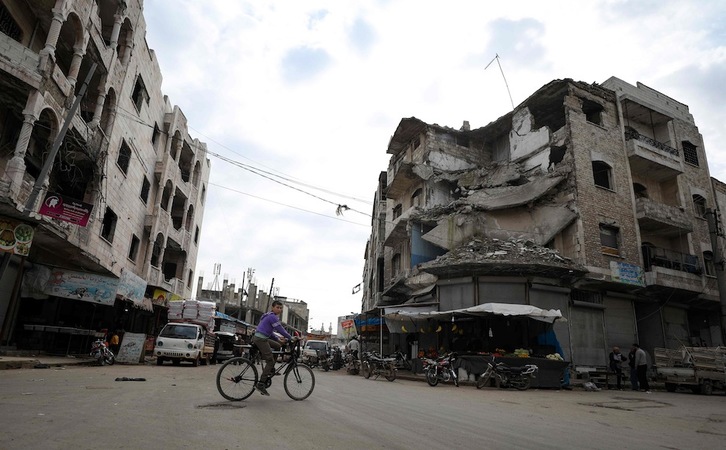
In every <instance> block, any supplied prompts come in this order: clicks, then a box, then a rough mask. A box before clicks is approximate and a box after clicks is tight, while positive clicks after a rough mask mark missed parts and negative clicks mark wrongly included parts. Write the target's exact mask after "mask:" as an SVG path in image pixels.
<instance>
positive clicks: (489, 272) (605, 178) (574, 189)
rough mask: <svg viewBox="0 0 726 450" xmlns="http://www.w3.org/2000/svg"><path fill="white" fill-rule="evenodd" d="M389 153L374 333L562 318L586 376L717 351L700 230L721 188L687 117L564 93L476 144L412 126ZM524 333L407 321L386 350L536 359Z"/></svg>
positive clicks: (478, 133) (593, 88) (557, 85)
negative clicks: (617, 353)
mask: <svg viewBox="0 0 726 450" xmlns="http://www.w3.org/2000/svg"><path fill="white" fill-rule="evenodd" d="M387 151H388V153H389V154H390V155H391V160H390V163H389V166H388V170H387V172H382V173H381V175H380V177H379V182H378V189H377V191H376V194H375V201H374V207H373V217H374V221H373V227H372V230H371V236H370V239H369V242H368V244H367V246H366V256H365V257H366V263H365V268H364V285H363V300H362V302H363V304H362V310H363V311H364V312H368V313H369V314H368V315H367V316H368V317H376V316H377V315H378V314H379V312H383V313H384V314H385V311H386V309H385V308H386V307H389V308H391V309H401V308H408V309H409V310H410V311H416V310H418V311H422V312H425V311H439V312H440V311H452V310H457V309H462V308H467V307H471V306H474V305H478V304H483V303H490V302H496V303H512V304H528V305H533V306H537V307H539V308H543V309H559V310H560V311H561V312H562V314H563V315H564V317H565V318H566V319H567V322H562V321H558V322H555V324H554V331H555V333H556V336H557V339H558V341H559V342H558V344H559V345H561V347H562V352H563V353H564V355H563V356H564V357H565V359H566V360H568V361H572V362H573V363H574V364H575V365H583V366H587V365H595V366H604V365H605V364H606V361H607V354H608V352H609V349H610V348H611V347H612V346H614V345H618V346H620V347H622V348H629V346H630V344H631V343H632V342H638V341H639V342H640V344H641V346H642V347H643V348H645V349H646V350H648V351H649V352H652V349H653V348H654V347H671V348H677V347H680V345H681V344H682V343H694V342H699V343H704V344H706V345H723V339H722V334H721V329H720V326H719V317H720V314H719V308H720V296H719V291H718V286H717V279H716V272H715V269H714V263H713V253H714V249H713V248H712V246H711V241H710V239H709V229H708V224H707V220H706V216H707V211H708V210H710V209H714V208H715V207H716V206H717V202H718V203H720V204H721V208H724V207H726V189H724V187H723V186H724V185H723V184H722V183H720V182H716V181H715V180H714V183H713V184H712V179H711V178H710V176H709V170H708V164H707V159H706V152H705V150H704V146H703V139H702V137H701V134H700V133H699V131H698V128H697V126H696V124H695V122H694V119H693V117H692V116H691V114H690V113H689V110H688V106H687V105H685V104H683V103H681V102H679V101H677V100H674V99H672V98H670V97H668V96H666V95H664V94H663V93H660V92H658V91H656V90H654V89H652V88H650V87H648V86H645V85H643V84H641V83H638V84H637V85H636V86H633V85H630V84H628V83H626V82H624V81H622V80H619V79H618V78H615V77H613V78H610V79H608V80H607V81H605V82H604V83H602V84H596V83H595V84H587V83H582V82H576V81H573V80H571V79H564V80H554V81H552V82H550V83H548V84H547V85H545V86H543V87H542V88H540V89H539V90H537V91H536V92H534V93H533V94H532V95H531V96H530V97H529V98H528V99H527V100H525V101H524V102H523V103H522V104H520V105H519V106H517V107H516V108H515V109H514V110H513V111H512V112H510V113H508V114H506V115H504V116H502V117H500V118H498V119H497V120H495V121H493V122H491V123H490V124H488V125H486V126H484V127H481V128H477V129H470V126H469V124H468V122H464V125H463V126H462V127H461V128H460V129H454V128H449V127H445V126H439V125H436V124H428V123H426V122H424V121H422V120H419V119H416V118H414V117H411V118H407V119H402V120H401V122H400V124H399V125H398V127H397V128H396V130H395V132H394V134H393V136H392V137H391V140H390V143H389V145H388V149H387ZM714 185H715V186H716V189H715V191H716V192H718V194H717V195H715V194H714ZM720 270H723V269H722V268H721V269H720ZM394 307H395V308H394ZM420 317H426V316H425V315H421V316H420ZM452 320H453V318H452ZM515 325H516V326H519V325H517V324H516V323H515V322H513V321H510V320H509V319H507V320H501V321H498V322H494V321H490V320H489V319H487V318H482V317H478V318H469V319H467V320H465V321H463V322H459V323H449V324H445V323H444V324H442V323H441V322H439V323H438V324H431V320H429V321H428V322H427V321H426V320H420V321H415V322H414V321H411V322H410V323H401V324H399V325H398V327H397V328H396V329H395V330H393V329H392V328H391V327H388V332H387V333H384V334H383V339H384V341H383V343H379V344H380V345H382V346H383V347H384V351H391V350H392V349H393V348H395V347H396V346H400V348H402V349H405V348H408V349H409V352H411V351H413V350H412V349H415V348H418V349H424V348H426V349H428V348H433V349H438V348H440V347H444V349H450V348H451V346H452V344H453V342H454V341H456V340H460V339H463V338H466V340H467V341H468V342H469V344H470V345H471V346H472V347H478V349H480V350H485V351H494V350H495V348H496V347H495V345H502V346H505V345H507V346H510V347H513V346H516V345H528V346H529V347H531V348H535V347H536V346H537V344H538V342H537V339H538V335H537V334H536V333H540V332H542V330H534V329H532V328H531V327H530V328H527V327H521V328H516V329H515V328H514V327H515ZM528 333H529V334H528ZM376 335H377V333H372V334H371V335H370V336H369V338H370V339H372V340H377V339H378V338H377V337H376ZM540 337H541V336H540ZM474 343H475V344H474ZM539 344H542V342H541V341H540V342H539ZM550 344H552V343H548V344H547V346H545V345H544V344H543V345H542V347H543V348H542V349H540V351H541V352H544V350H545V347H547V348H546V350H548V351H553V348H554V347H553V348H549V345H550ZM386 347H388V348H387V349H386ZM507 350H508V351H512V350H514V348H510V349H507ZM535 350H536V349H535ZM414 356H415V355H414Z"/></svg>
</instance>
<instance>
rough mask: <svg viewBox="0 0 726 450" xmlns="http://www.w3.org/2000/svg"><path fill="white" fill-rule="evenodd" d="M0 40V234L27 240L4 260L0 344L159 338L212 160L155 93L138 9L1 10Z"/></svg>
mask: <svg viewBox="0 0 726 450" xmlns="http://www.w3.org/2000/svg"><path fill="white" fill-rule="evenodd" d="M0 27H2V28H1V29H0V31H1V33H0V55H1V56H2V57H1V58H0V175H2V177H1V179H0V222H2V223H3V224H4V225H3V226H4V227H6V228H10V227H15V228H14V229H15V230H17V229H18V228H17V227H18V226H21V229H27V227H28V226H29V227H30V229H32V233H33V239H32V243H31V244H30V246H29V247H28V246H27V245H25V244H24V243H23V244H24V245H20V244H21V240H20V239H19V238H18V237H17V232H16V245H15V247H14V248H10V249H9V250H6V251H5V252H4V253H2V256H3V265H2V273H1V274H0V323H2V324H3V328H2V337H1V339H0V341H1V342H2V344H7V343H11V344H12V343H17V345H18V347H21V346H25V347H30V348H36V349H37V348H41V349H48V350H57V348H56V347H58V346H59V345H61V346H63V347H65V346H66V345H67V347H65V348H64V349H63V350H64V351H67V350H66V349H71V348H74V347H76V346H78V347H79V348H82V347H83V345H84V343H85V342H84V341H87V339H88V338H89V337H92V336H93V334H94V333H97V332H99V331H100V330H102V329H112V328H114V329H118V328H121V329H123V330H124V331H126V332H137V333H147V334H154V333H155V332H156V328H157V327H158V324H159V322H160V320H163V319H164V318H165V314H164V305H165V302H166V301H167V300H169V299H170V298H172V297H180V298H189V297H190V296H191V293H192V292H191V289H192V283H193V281H194V269H195V264H196V259H197V252H198V248H199V238H200V233H201V226H202V219H203V213H204V204H205V196H206V189H207V183H208V180H209V173H210V161H209V159H208V158H207V155H206V145H205V144H204V143H202V142H200V141H199V140H197V139H194V138H191V137H190V135H189V132H188V126H187V119H186V117H185V116H184V114H183V113H182V111H181V109H179V107H177V106H175V105H173V104H172V103H171V102H170V100H169V98H167V97H166V96H165V95H163V93H162V91H161V84H162V74H161V72H160V69H159V64H158V61H157V59H156V55H155V53H154V51H153V50H152V49H150V48H149V47H148V45H147V43H146V38H145V35H146V23H145V21H144V16H143V1H141V0H100V1H80V0H42V1H23V0H20V1H10V0H0ZM55 150H57V154H56V156H55V157H53V158H52V159H51V158H50V157H49V155H52V154H53V152H54V151H55ZM51 161H52V163H51ZM46 163H48V164H47V165H46ZM46 173H47V176H45V175H46ZM10 237H12V236H11V235H10ZM6 243H7V242H6ZM162 316H163V317H162ZM84 350H85V349H84Z"/></svg>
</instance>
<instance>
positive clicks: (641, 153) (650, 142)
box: [625, 128, 683, 181]
mask: <svg viewBox="0 0 726 450" xmlns="http://www.w3.org/2000/svg"><path fill="white" fill-rule="evenodd" d="M625 146H626V150H627V153H628V158H629V160H630V167H631V170H632V171H633V173H647V174H648V177H649V178H652V179H654V180H656V181H662V180H667V179H670V178H674V177H676V176H678V175H680V174H681V173H683V161H681V158H680V154H679V152H678V150H677V149H675V148H673V147H670V146H668V145H666V144H664V143H662V142H659V141H656V140H655V139H652V138H650V137H648V136H644V135H642V134H640V133H638V132H637V131H635V130H633V129H632V128H631V129H627V130H626V131H625Z"/></svg>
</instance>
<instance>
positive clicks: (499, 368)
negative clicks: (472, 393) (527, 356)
mask: <svg viewBox="0 0 726 450" xmlns="http://www.w3.org/2000/svg"><path fill="white" fill-rule="evenodd" d="M487 364H488V367H487V370H485V371H484V373H483V374H481V375H480V376H479V379H478V380H477V381H476V388H477V389H481V388H483V387H484V386H489V385H491V380H492V379H494V383H495V384H496V387H501V388H509V387H513V388H515V389H518V390H520V391H525V390H527V389H529V386H530V384H531V383H532V378H535V377H536V376H537V372H538V371H539V367H537V366H536V365H535V364H527V365H524V366H521V367H511V366H508V365H506V364H504V363H501V362H500V363H496V362H495V361H494V358H492V360H491V361H490V362H488V363H487Z"/></svg>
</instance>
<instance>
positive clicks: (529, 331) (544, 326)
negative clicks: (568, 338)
mask: <svg viewBox="0 0 726 450" xmlns="http://www.w3.org/2000/svg"><path fill="white" fill-rule="evenodd" d="M384 318H385V320H386V325H387V327H388V329H389V330H391V332H394V333H395V332H397V333H403V334H408V335H411V333H410V331H413V332H415V334H416V339H417V342H418V343H419V351H418V354H417V355H413V359H414V361H412V366H413V367H414V368H415V367H417V365H416V361H415V359H416V357H417V356H418V357H424V356H425V357H432V356H435V354H438V353H443V352H449V351H454V352H457V353H458V354H459V355H461V356H460V358H459V359H458V363H457V364H458V367H461V368H462V369H464V370H465V371H466V372H467V373H468V374H469V376H470V377H471V376H473V377H476V376H478V375H479V374H481V373H483V372H484V370H485V369H486V367H487V366H486V364H487V361H489V360H490V358H491V355H497V361H500V362H504V363H506V364H507V365H510V366H521V365H525V364H537V365H538V367H539V368H540V372H539V374H538V379H537V380H536V381H534V383H533V386H538V387H552V388H559V387H560V386H561V379H562V378H563V376H564V375H565V369H566V368H567V366H568V365H569V363H568V362H565V361H562V355H563V351H562V348H561V347H560V345H559V343H558V341H557V338H556V337H555V334H554V331H553V327H552V324H553V323H554V322H555V321H556V320H565V319H564V318H563V317H562V313H561V312H560V311H559V310H545V309H541V308H537V307H535V306H532V305H523V304H510V303H483V304H481V305H476V306H472V307H469V308H461V309H455V310H449V311H436V310H434V308H432V305H428V306H427V307H425V308H415V307H411V306H409V305H401V306H399V307H390V308H385V311H384ZM548 356H549V358H548Z"/></svg>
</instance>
